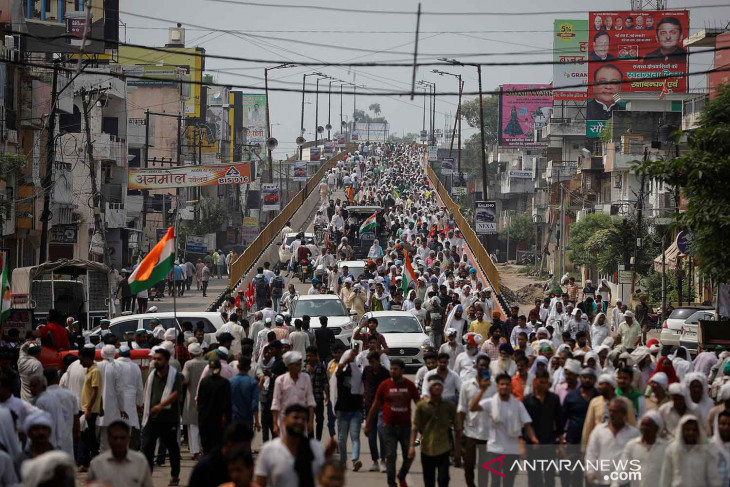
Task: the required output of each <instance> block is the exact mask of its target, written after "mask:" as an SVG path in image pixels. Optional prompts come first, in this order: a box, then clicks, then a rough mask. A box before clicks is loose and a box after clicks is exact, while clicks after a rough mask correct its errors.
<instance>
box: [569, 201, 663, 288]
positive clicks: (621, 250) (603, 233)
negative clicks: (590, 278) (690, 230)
mask: <svg viewBox="0 0 730 487" xmlns="http://www.w3.org/2000/svg"><path fill="white" fill-rule="evenodd" d="M636 228H637V227H636V217H635V216H633V215H632V216H629V217H627V218H625V219H622V218H612V217H610V216H609V215H607V214H605V213H595V214H589V215H586V216H585V217H584V218H582V219H581V220H580V221H578V222H576V223H574V224H573V225H571V227H570V241H569V242H568V249H569V253H568V257H569V258H570V259H571V260H572V261H573V263H574V264H576V265H584V266H586V267H588V268H591V269H596V270H598V271H600V272H602V273H607V274H610V273H613V272H616V271H617V270H618V265H619V264H622V263H623V264H628V263H629V260H630V258H631V257H634V256H636V271H637V273H638V274H640V275H645V274H647V273H649V272H651V267H652V264H653V260H654V258H655V257H656V256H657V255H658V254H659V252H661V245H660V242H659V241H658V240H657V238H656V237H655V236H654V235H649V233H648V228H647V225H646V224H645V223H644V224H642V225H641V226H640V228H641V231H640V234H637V230H636ZM639 235H640V236H641V240H642V246H641V248H640V249H638V251H637V249H636V238H637V236H639Z"/></svg>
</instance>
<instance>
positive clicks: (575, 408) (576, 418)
mask: <svg viewBox="0 0 730 487" xmlns="http://www.w3.org/2000/svg"><path fill="white" fill-rule="evenodd" d="M597 395H598V393H597V392H596V391H595V390H594V391H593V397H596V396H597ZM588 403H589V401H586V400H585V399H583V396H581V395H580V385H579V386H578V387H577V388H576V389H575V390H572V391H570V392H569V393H568V395H567V396H565V399H564V400H563V417H562V419H561V424H563V425H565V442H566V443H568V444H571V445H580V442H581V435H582V434H583V423H585V421H586V414H587V413H588Z"/></svg>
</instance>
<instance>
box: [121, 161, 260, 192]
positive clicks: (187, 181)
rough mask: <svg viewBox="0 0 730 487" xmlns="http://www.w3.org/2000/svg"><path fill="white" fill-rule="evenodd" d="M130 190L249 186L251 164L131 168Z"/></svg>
mask: <svg viewBox="0 0 730 487" xmlns="http://www.w3.org/2000/svg"><path fill="white" fill-rule="evenodd" d="M128 177H129V180H128V184H129V189H174V188H190V187H198V186H219V185H226V184H249V183H250V182H251V166H250V165H249V164H223V165H216V166H183V167H175V168H171V169H141V168H129V176H128Z"/></svg>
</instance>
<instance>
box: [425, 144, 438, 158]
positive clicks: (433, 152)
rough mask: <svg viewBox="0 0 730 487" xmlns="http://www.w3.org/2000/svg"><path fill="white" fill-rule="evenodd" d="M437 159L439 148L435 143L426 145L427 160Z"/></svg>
mask: <svg viewBox="0 0 730 487" xmlns="http://www.w3.org/2000/svg"><path fill="white" fill-rule="evenodd" d="M438 160H439V148H438V147H436V146H435V145H429V146H428V162H435V161H438Z"/></svg>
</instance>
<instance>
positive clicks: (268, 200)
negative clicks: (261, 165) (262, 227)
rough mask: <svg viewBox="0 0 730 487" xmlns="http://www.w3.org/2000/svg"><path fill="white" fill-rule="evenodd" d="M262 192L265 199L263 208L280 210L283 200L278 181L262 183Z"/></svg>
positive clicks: (264, 209) (265, 209)
mask: <svg viewBox="0 0 730 487" xmlns="http://www.w3.org/2000/svg"><path fill="white" fill-rule="evenodd" d="M261 193H262V194H263V199H264V202H263V205H262V206H261V209H262V210H263V211H279V205H280V201H281V194H280V192H279V185H278V184H276V183H273V184H262V185H261Z"/></svg>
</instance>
